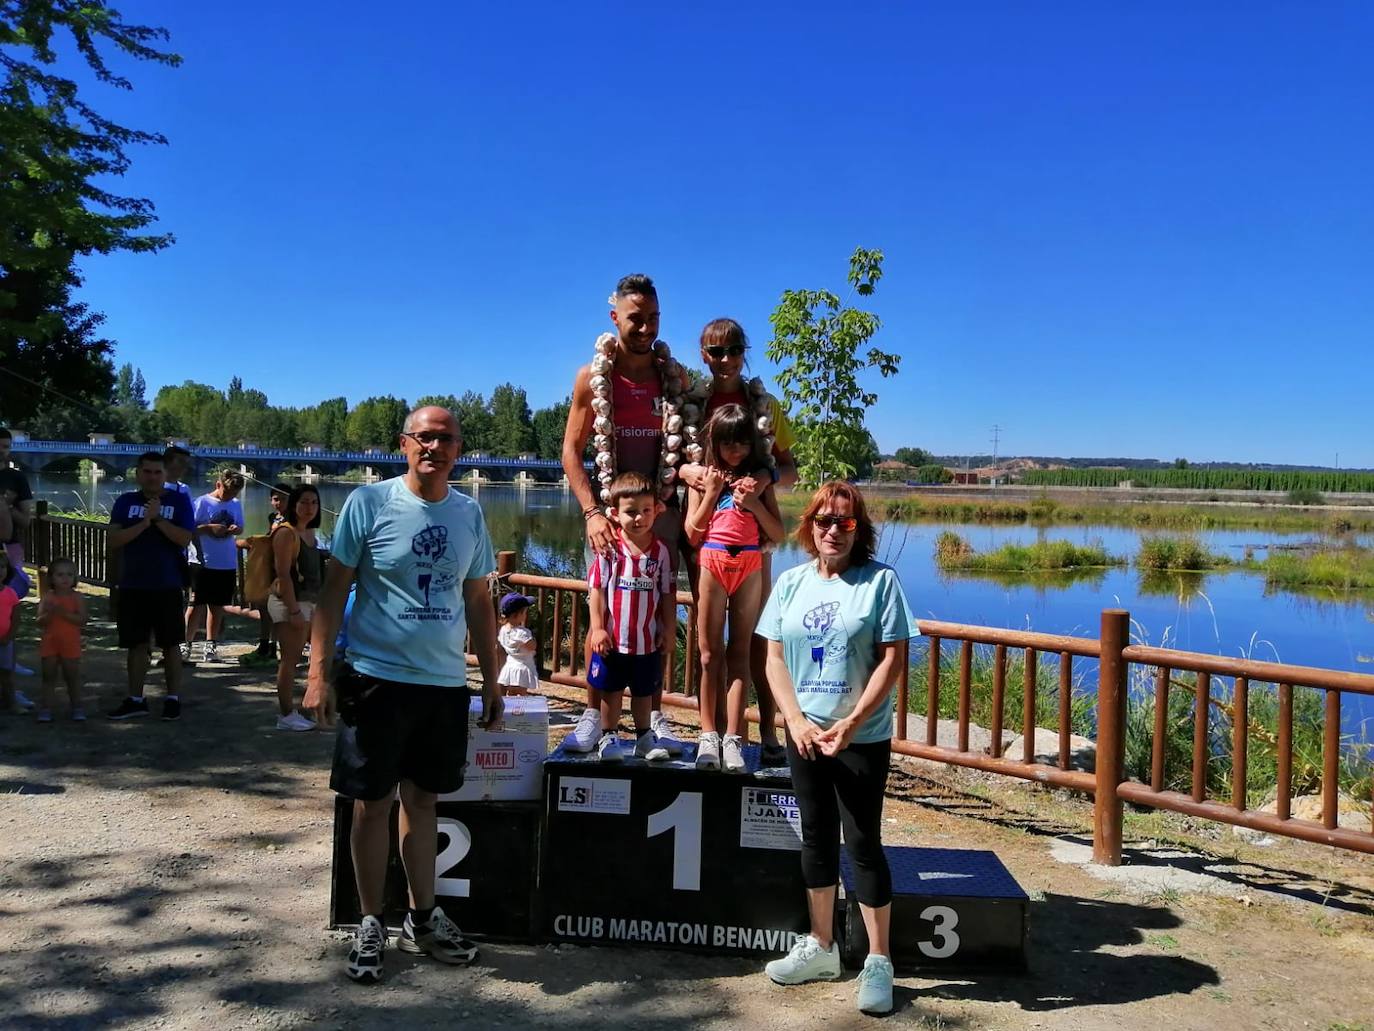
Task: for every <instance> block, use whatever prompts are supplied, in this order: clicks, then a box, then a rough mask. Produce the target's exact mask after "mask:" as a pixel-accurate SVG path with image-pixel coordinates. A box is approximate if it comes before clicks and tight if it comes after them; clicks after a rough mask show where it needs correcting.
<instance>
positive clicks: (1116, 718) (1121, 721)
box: [1093, 609, 1131, 866]
mask: <svg viewBox="0 0 1374 1031" xmlns="http://www.w3.org/2000/svg"><path fill="white" fill-rule="evenodd" d="M1130 632H1131V617H1130V614H1129V613H1127V612H1126V611H1125V610H1123V609H1104V610H1103V612H1102V632H1101V644H1102V653H1101V659H1100V660H1099V663H1098V672H1097V790H1096V791H1095V792H1094V795H1093V862H1094V863H1098V864H1101V865H1102V866H1120V865H1121V818H1122V803H1121V796H1120V795H1118V794H1117V789H1118V787H1119V786H1120V784H1121V775H1122V770H1123V768H1124V767H1123V761H1124V756H1123V754H1122V753H1123V752H1124V751H1125V743H1126V660H1125V658H1124V657H1123V656H1122V654H1121V653H1122V650H1123V649H1124V648H1125V647H1126V645H1127V644H1128V643H1129V642H1130Z"/></svg>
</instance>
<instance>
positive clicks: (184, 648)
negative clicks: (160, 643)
mask: <svg viewBox="0 0 1374 1031" xmlns="http://www.w3.org/2000/svg"><path fill="white" fill-rule="evenodd" d="M181 661H182V662H193V661H195V660H193V659H192V658H191V645H190V644H189V643H187V642H186V641H182V642H181Z"/></svg>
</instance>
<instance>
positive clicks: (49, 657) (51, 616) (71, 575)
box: [38, 558, 86, 723]
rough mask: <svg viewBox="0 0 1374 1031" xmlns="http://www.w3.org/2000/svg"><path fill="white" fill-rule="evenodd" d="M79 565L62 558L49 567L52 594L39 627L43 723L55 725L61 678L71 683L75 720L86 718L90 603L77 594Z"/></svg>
mask: <svg viewBox="0 0 1374 1031" xmlns="http://www.w3.org/2000/svg"><path fill="white" fill-rule="evenodd" d="M76 580H77V576H76V563H75V562H73V561H72V560H71V559H69V558H59V559H57V560H56V561H54V562H53V564H52V565H50V566H49V567H48V590H47V593H46V594H44V595H43V600H42V601H40V602H39V603H38V625H39V626H40V627H42V628H43V639H42V641H41V642H40V643H39V645H38V657H39V658H40V659H41V660H42V661H43V705H42V708H40V709H39V710H38V722H39V723H51V722H52V711H53V708H54V706H55V704H56V701H57V680H58V677H59V675H60V676H61V678H62V679H63V680H65V681H66V683H67V700H68V702H69V703H70V704H71V710H72V712H71V716H72V719H74V720H76V721H77V722H81V721H82V720H84V719H85V718H86V713H85V711H84V710H83V709H82V708H81V628H82V627H83V626H85V625H86V600H85V599H84V598H82V597H81V595H80V594H78V593H77V591H76Z"/></svg>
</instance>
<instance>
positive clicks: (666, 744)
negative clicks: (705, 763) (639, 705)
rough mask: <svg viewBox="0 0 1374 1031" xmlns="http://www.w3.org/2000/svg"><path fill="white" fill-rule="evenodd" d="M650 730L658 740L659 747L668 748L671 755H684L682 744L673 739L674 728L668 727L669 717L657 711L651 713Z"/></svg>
mask: <svg viewBox="0 0 1374 1031" xmlns="http://www.w3.org/2000/svg"><path fill="white" fill-rule="evenodd" d="M649 729H650V730H652V731H653V732H654V737H656V738H658V743H659V746H660V747H662V748H666V749H667V750H668V754H669V755H681V754H682V742H681V741H679V740H678V739H677V738H675V737H673V728H672V727H670V726H669V725H668V717H667V716H664V715H663V713H661V712H659V711H658V710H657V709H655V710H654V711H653V712H651V713H649Z"/></svg>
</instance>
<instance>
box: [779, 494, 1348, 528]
mask: <svg viewBox="0 0 1374 1031" xmlns="http://www.w3.org/2000/svg"><path fill="white" fill-rule="evenodd" d="M778 498H779V502H780V503H781V505H782V508H783V511H784V512H785V513H787V514H789V515H797V514H799V513H800V512H801V511H802V509H804V508H805V507H806V505H807V502H808V501H810V494H809V493H805V492H800V491H783V492H781V493H780V494H779V496H778ZM869 506H870V510H871V511H872V513H873V516H874V518H875V519H880V520H889V521H894V522H898V521H905V522H944V523H970V524H994V525H995V524H998V523H1029V524H1032V525H1035V526H1054V525H1088V526H1124V527H1130V528H1134V529H1138V530H1162V531H1190V530H1192V531H1195V530H1263V531H1268V532H1273V533H1302V532H1305V531H1310V532H1313V533H1321V534H1341V533H1350V532H1356V533H1370V532H1374V508H1371V509H1370V510H1369V511H1368V512H1366V511H1363V510H1361V511H1358V512H1356V511H1330V510H1326V511H1323V510H1320V509H1315V510H1314V509H1310V508H1309V509H1304V508H1281V507H1269V506H1262V505H1255V506H1240V505H1234V506H1232V505H1188V504H1170V503H1165V502H1157V503H1156V502H1138V503H1136V502H1117V503H1111V502H1105V501H1104V502H1095V501H1082V502H1066V501H1057V500H1054V499H1052V498H1048V497H1038V498H1033V499H1032V500H1030V501H1019V500H1008V501H1002V500H998V499H988V500H979V501H967V500H959V499H954V498H950V499H942V498H932V497H930V496H929V495H919V494H912V495H908V496H904V497H897V498H891V497H882V496H875V497H872V498H870V499H869Z"/></svg>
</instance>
